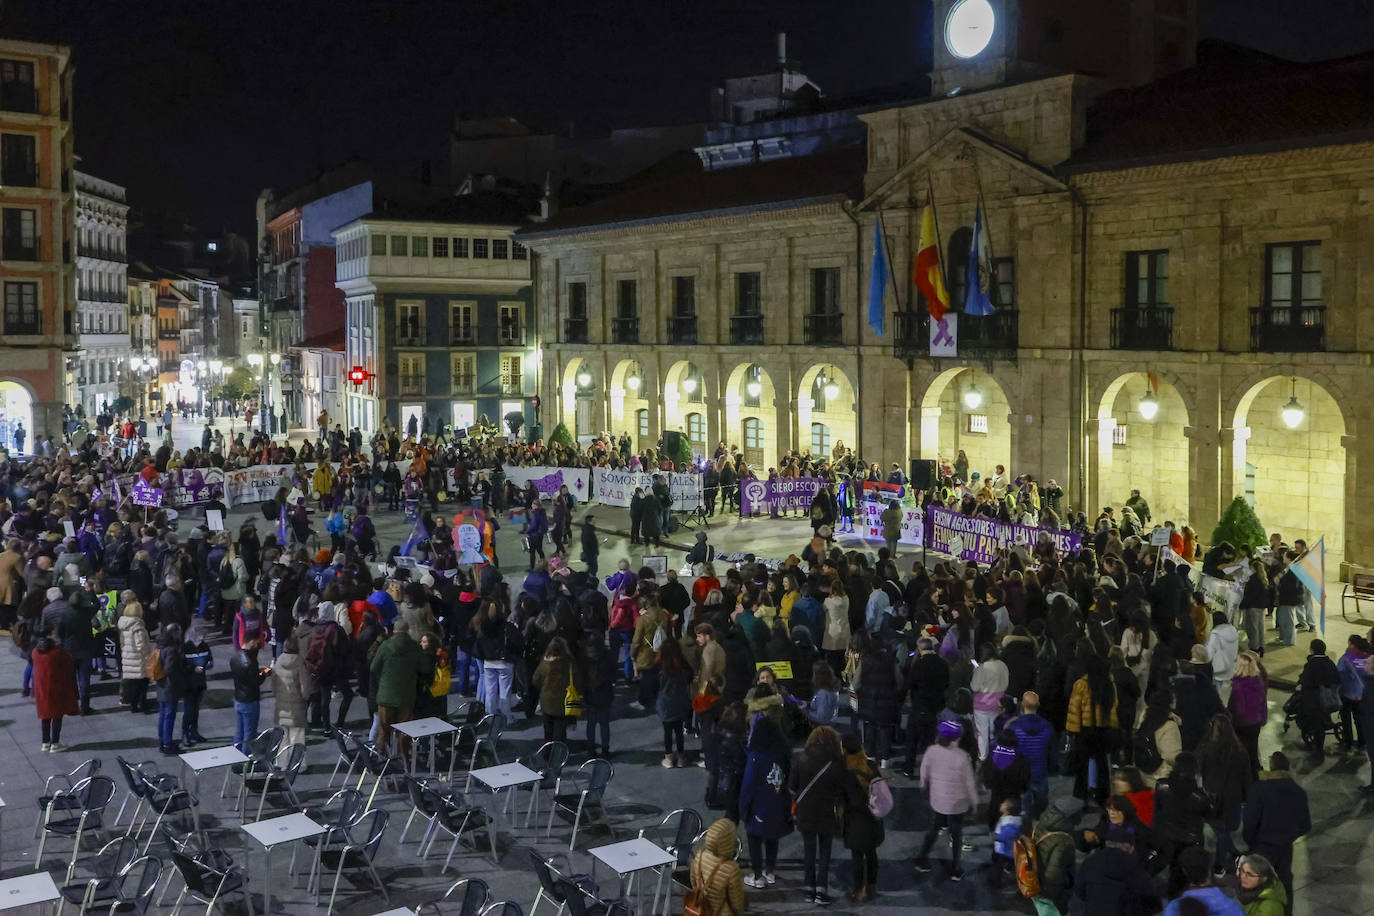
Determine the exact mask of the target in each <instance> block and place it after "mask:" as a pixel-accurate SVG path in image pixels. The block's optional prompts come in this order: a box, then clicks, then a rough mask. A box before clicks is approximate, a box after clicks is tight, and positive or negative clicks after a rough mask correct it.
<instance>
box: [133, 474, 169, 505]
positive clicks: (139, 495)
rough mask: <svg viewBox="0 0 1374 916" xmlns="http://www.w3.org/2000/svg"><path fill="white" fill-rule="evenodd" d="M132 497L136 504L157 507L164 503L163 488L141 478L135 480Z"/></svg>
mask: <svg viewBox="0 0 1374 916" xmlns="http://www.w3.org/2000/svg"><path fill="white" fill-rule="evenodd" d="M130 498H131V499H132V500H133V501H134V505H135V506H142V507H144V508H145V509H149V508H151V509H156V508H157V507H158V506H161V505H162V489H161V488H160V487H155V486H153V485H152V484H150V483H148V482H147V481H146V480H143V479H142V478H140V479H138V480H135V481H134V489H133V492H132V493H131V494H130Z"/></svg>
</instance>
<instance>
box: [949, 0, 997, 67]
mask: <svg viewBox="0 0 1374 916" xmlns="http://www.w3.org/2000/svg"><path fill="white" fill-rule="evenodd" d="M996 26H997V14H996V13H995V12H993V9H992V4H991V3H989V2H988V0H958V2H956V3H955V4H954V6H953V7H952V8H951V9H950V11H949V15H948V16H946V17H945V47H946V48H948V49H949V53H951V54H953V55H954V56H955V57H963V58H970V57H976V56H978V54H980V53H981V52H982V50H983V49H984V48H986V47H987V46H988V42H990V41H992V31H993V29H994V28H996Z"/></svg>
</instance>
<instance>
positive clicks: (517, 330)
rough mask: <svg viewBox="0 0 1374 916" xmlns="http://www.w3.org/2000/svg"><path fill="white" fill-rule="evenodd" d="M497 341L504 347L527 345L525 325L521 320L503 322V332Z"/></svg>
mask: <svg viewBox="0 0 1374 916" xmlns="http://www.w3.org/2000/svg"><path fill="white" fill-rule="evenodd" d="M497 342H498V343H499V344H500V345H501V346H503V347H523V346H524V345H525V326H524V324H522V323H521V322H519V321H503V322H501V333H500V335H499V336H498V338H497Z"/></svg>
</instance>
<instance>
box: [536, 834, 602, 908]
mask: <svg viewBox="0 0 1374 916" xmlns="http://www.w3.org/2000/svg"><path fill="white" fill-rule="evenodd" d="M529 852H530V864H532V865H533V866H534V873H535V875H537V876H538V878H539V892H538V893H536V894H535V895H534V903H531V904H530V916H534V914H535V913H536V912H537V911H538V910H539V904H540V903H542V902H543V901H545V900H548V901H549V902H551V903H554V904H556V905H557V906H558V912H557V916H563V910H564V909H566V908H567V906H568V888H569V887H571V888H572V889H573V890H575V891H577V892H578V893H579V894H580V893H582V892H584V891H585V892H586V893H588V894H591V895H592V896H593V897H595V896H596V893H597V886H596V882H595V881H594V880H592V876H591V875H590V874H572V863H571V862H570V861H569V860H568V857H567V856H564V855H553V856H543V855H540V854H539V853H538V852H536V851H535V850H533V849H531V850H530V851H529ZM559 865H561V866H562V867H561V868H560V867H559Z"/></svg>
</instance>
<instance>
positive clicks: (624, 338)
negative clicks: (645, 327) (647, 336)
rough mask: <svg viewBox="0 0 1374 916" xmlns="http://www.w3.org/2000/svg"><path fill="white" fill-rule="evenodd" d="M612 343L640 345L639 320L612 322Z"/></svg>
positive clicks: (619, 319)
mask: <svg viewBox="0 0 1374 916" xmlns="http://www.w3.org/2000/svg"><path fill="white" fill-rule="evenodd" d="M611 341H612V343H618V344H637V343H639V319H638V318H616V319H614V320H613V321H612V322H611Z"/></svg>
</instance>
